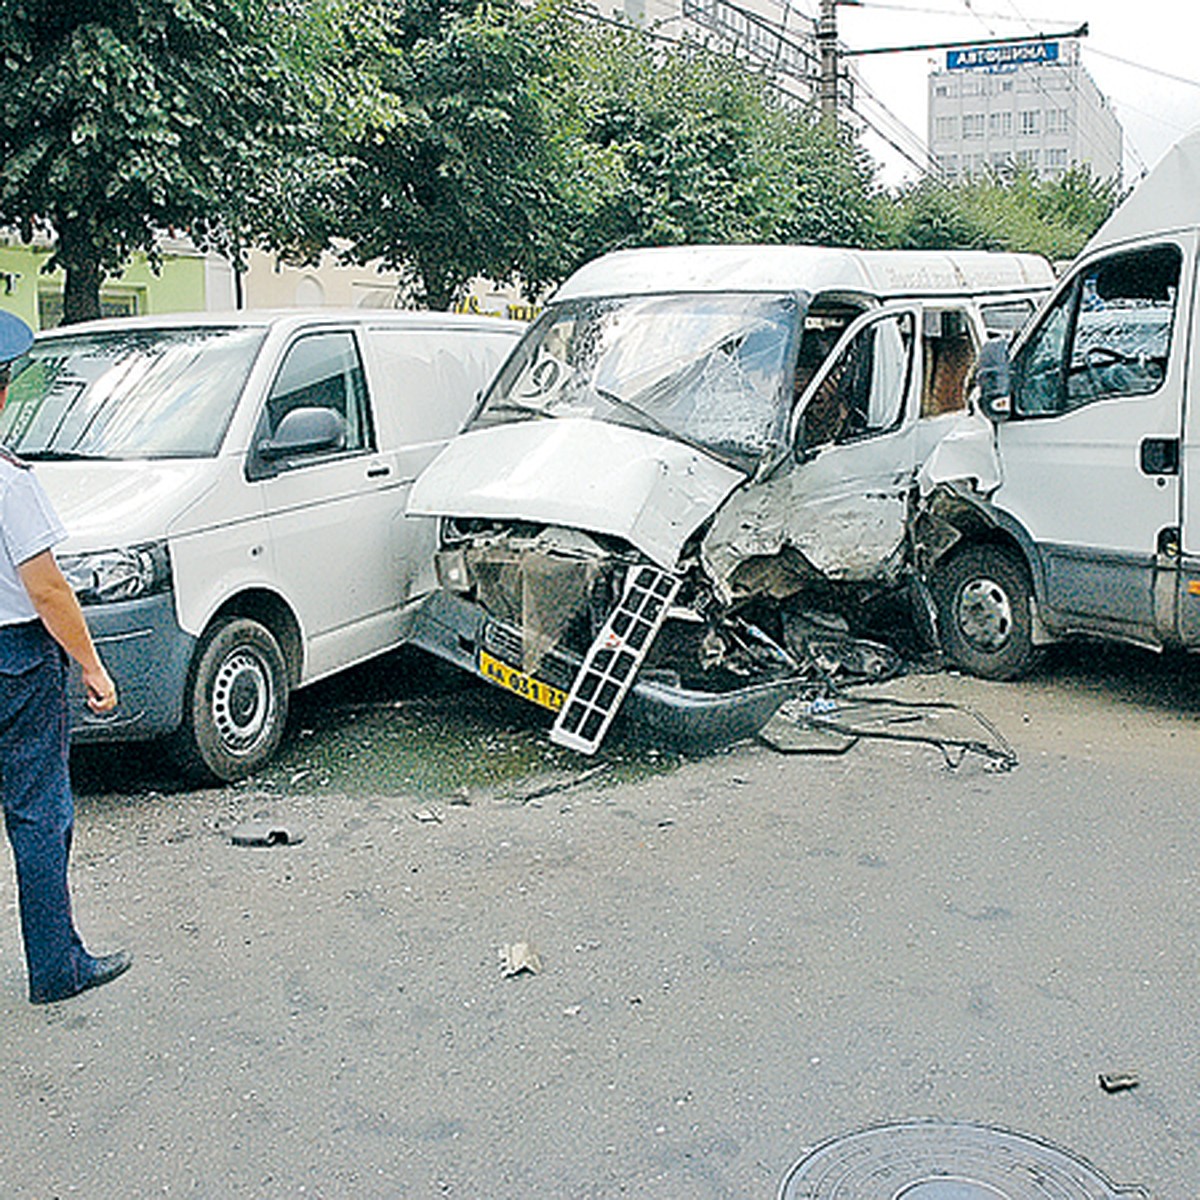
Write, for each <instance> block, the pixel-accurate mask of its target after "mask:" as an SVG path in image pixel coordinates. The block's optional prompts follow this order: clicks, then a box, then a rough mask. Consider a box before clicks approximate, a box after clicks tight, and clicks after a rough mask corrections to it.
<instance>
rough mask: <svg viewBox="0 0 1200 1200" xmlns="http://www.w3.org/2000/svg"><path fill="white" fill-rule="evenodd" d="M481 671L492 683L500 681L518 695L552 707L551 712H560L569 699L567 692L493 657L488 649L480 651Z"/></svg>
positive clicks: (545, 706) (502, 685) (504, 686)
mask: <svg viewBox="0 0 1200 1200" xmlns="http://www.w3.org/2000/svg"><path fill="white" fill-rule="evenodd" d="M479 673H480V675H482V676H483V677H484V679H490V680H491V681H492V683H498V684H499V685H500V686H501V687H502V688H507V689H508V690H509V691H510V692H516V694H517V695H518V696H523V697H524V698H525V699H526V700H531V701H533V703H534V704H540V705H541V706H542V707H543V708H548V709H550V711H551V712H558V710H559V709H560V708H562V706H563V703H564V702H565V701H566V699H567V693H566V692H564V691H561V690H560V689H558V688H556V687H551V686H550V685H549V684H548V683H543V682H542V681H541V680H540V679H534V677H533V676H532V675H526V674H525V672H524V671H518V670H517V669H516V667H510V666H509V665H508V663H502V662H501V661H500V660H499V659H498V658H493V657H492V656H491V655H490V654H488V653H487V651H486V650H480V652H479Z"/></svg>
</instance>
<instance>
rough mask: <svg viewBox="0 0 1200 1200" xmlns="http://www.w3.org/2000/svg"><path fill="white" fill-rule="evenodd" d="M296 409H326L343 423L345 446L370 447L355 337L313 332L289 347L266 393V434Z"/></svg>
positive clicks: (372, 440) (371, 439)
mask: <svg viewBox="0 0 1200 1200" xmlns="http://www.w3.org/2000/svg"><path fill="white" fill-rule="evenodd" d="M297 408H327V409H330V410H331V411H332V412H334V413H336V414H337V415H338V417H340V418H341V420H342V422H343V423H344V424H345V428H346V440H345V443H344V450H349V451H354V450H371V449H374V445H375V431H374V430H373V429H372V427H371V414H370V409H369V407H368V405H367V386H366V379H365V377H364V375H363V369H362V363H361V362H360V360H359V357H358V348H357V346H356V345H355V342H354V336H353V335H352V334H350V333H345V332H341V333H313V334H308V335H307V336H305V337H302V338H299V339H298V340H297V341H295V342H293V343H292V345H291V346H290V347H289V349H288V351H287V353H286V354H285V355H284V359H283V363H282V364H281V365H280V368H279V374H278V375H276V377H275V383H274V385H273V386H272V388H271V393H270V395H269V396H268V397H267V411H266V426H267V428H266V431H265V432H266V436H267V437H272V436H274V434H275V431H276V430H277V429H278V428H279V422H280V421H282V420H283V418H284V417H285V416H286V415H287V414H288V413H290V412H291V411H292V410H293V409H297Z"/></svg>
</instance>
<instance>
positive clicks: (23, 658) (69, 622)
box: [0, 312, 132, 1004]
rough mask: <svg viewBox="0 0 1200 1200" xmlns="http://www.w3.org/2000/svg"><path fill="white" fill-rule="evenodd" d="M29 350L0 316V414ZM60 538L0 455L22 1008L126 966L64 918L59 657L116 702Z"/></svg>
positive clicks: (2, 639)
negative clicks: (25, 994) (59, 553)
mask: <svg viewBox="0 0 1200 1200" xmlns="http://www.w3.org/2000/svg"><path fill="white" fill-rule="evenodd" d="M32 342H33V332H32V330H30V328H29V326H28V325H26V324H25V322H24V321H22V320H20V319H19V318H18V317H14V316H13V315H12V314H11V313H6V312H0V408H3V405H4V401H5V400H6V399H7V398H8V382H9V370H10V366H11V363H12V361H13V360H14V359H16V358H19V357H20V356H21V355H22V354H24V353H25V352H26V351H27V350H28V349H29V347H30V345H31V344H32ZM65 536H66V531H65V530H64V529H63V527H62V525H61V523H60V522H59V520H58V518H57V516H55V514H54V510H53V509H52V508H51V507H50V502H49V501H48V500H47V498H46V494H45V493H44V492H43V491H42V488H41V486H40V485H39V484H38V482H37V480H36V479H35V478H34V476H33V472H32V471H31V470H30V469H29V465H28V464H27V463H24V462H22V461H21V460H20V459H19V458H17V457H16V456H15V455H13V454H11V453H9V452H8V451H7V450H0V794H2V796H3V803H4V825H5V829H6V830H7V832H8V840H9V842H10V843H11V844H12V848H13V857H14V858H15V859H16V864H17V889H18V893H19V900H20V910H21V935H22V938H23V940H24V943H25V962H26V965H27V966H28V969H29V999H30V1000H31V1001H32V1002H33V1003H34V1004H48V1003H50V1002H51V1001H55V1000H66V999H67V998H68V997H70V996H75V995H78V994H79V993H80V992H83V991H87V990H88V989H89V988H94V987H99V986H100V985H101V984H105V983H108V982H110V981H111V980H113V979H116V978H117V976H118V975H121V974H123V973H124V972H125V971H127V970H128V969H129V966H130V964H131V962H132V959H131V958H130V956H129V954H127V953H126V952H124V951H119V952H118V953H116V954H108V955H104V956H102V957H97V956H95V955H92V954H89V953H88V952H87V951H86V950H85V949H84V947H83V942H82V941H81V940H80V937H79V934H78V933H77V932H76V931H75V924H74V921H73V920H72V918H71V896H70V891H69V889H68V884H67V859H68V857H69V855H70V851H71V830H72V828H73V825H74V801H73V799H72V795H71V782H70V778H69V776H68V771H67V735H68V732H69V724H68V720H67V692H66V682H67V656H68V655H70V657H71V658H73V659H74V660H75V661H76V662H77V663H78V664H79V666H80V668H81V669H82V671H83V682H84V686H85V687H86V689H87V701H88V705H89V706H90V707H91V709H92V711H93V712H96V713H104V712H109V711H111V710H112V709H113V708H114V707H115V706H116V703H117V692H116V688H115V687H114V686H113V681H112V680H111V679H110V678H109V675H108V672H107V671H106V670H105V669H104V665H103V663H101V661H100V657H99V655H98V654H97V653H96V647H95V646H94V645H93V644H92V639H91V635H90V634H89V633H88V628H87V625H86V623H85V622H84V618H83V613H82V611H81V610H80V607H79V602H78V601H77V600H76V598H75V593H74V592H72V591H71V588H70V585H69V584H68V583H67V581H66V579H65V578H64V577H63V574H62V572H61V571H60V570H59V568H58V564H57V563H56V562H55V560H54V554H53V551H52V550H51V547H52V546H54V545H55V544H56V543H58V542H60V541H62V539H63V538H64V537H65Z"/></svg>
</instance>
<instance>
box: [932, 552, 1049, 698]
mask: <svg viewBox="0 0 1200 1200" xmlns="http://www.w3.org/2000/svg"><path fill="white" fill-rule="evenodd" d="M932 584H933V594H934V599H935V601H936V603H937V614H938V625H939V632H940V634H941V642H942V649H943V651H944V652H945V654H946V657H947V658H948V659H949V661H950V662H951V663H953V664H954V665H955V666H958V667H961V668H962V669H963V670H965V671H969V672H970V673H971V674H972V675H978V676H979V677H980V678H982V679H1019V678H1020V677H1021V676H1022V675H1026V674H1028V672H1029V671H1030V669H1031V668H1032V667H1033V665H1034V663H1035V662H1036V660H1037V647H1035V646H1034V644H1033V614H1032V598H1033V588H1032V587H1031V585H1030V582H1029V572H1028V571H1027V570H1026V569H1025V564H1024V563H1023V562H1022V561H1021V559H1020V558H1019V557H1018V556H1017V555H1016V554H1015V553H1013V551H1011V550H1009V549H1007V548H1005V547H1003V546H991V545H987V544H980V545H975V546H968V547H967V548H966V549H965V550H961V551H959V553H957V554H955V555H954V556H953V557H952V558H951V559H950V561H949V562H947V563H946V564H945V566H943V567H941V568H940V569H939V570H938V571H937V573H936V574H935V575H934V577H933V580H932Z"/></svg>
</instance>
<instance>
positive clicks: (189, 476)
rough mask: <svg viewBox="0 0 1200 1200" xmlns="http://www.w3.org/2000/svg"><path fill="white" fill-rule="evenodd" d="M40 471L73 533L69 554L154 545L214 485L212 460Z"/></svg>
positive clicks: (39, 467)
mask: <svg viewBox="0 0 1200 1200" xmlns="http://www.w3.org/2000/svg"><path fill="white" fill-rule="evenodd" d="M34 471H35V473H36V475H37V478H38V481H39V482H40V483H41V485H42V487H43V489H44V490H45V492H46V494H47V495H48V496H49V497H50V502H51V504H53V505H54V510H55V512H57V513H58V517H59V520H61V521H62V523H63V524H64V525H65V526H66V528H67V540H66V541H65V542H63V543H62V544H61V545H60V546H59V547H58V548H59V549H60V550H61V551H63V552H65V553H68V554H71V553H85V552H89V551H93V550H111V549H113V548H114V547H116V546H133V545H137V544H139V543H141V542H149V541H153V540H154V539H155V538H161V537H164V536H165V535H166V534H167V533H168V532H170V531H171V530H170V526H171V524H173V523H174V521H175V519H176V518H177V517H178V516H179V515H180V514H181V513H182V512H183V510H184V509H185V507H187V506H188V505H189V504H190V503H192V502H194V500H195V499H196V497H197V496H198V495H200V494H202V493H203V492H205V491H207V490H208V488H209V487H211V486H212V476H213V471H212V463H211V461H207V460H203V461H202V460H195V461H191V460H179V459H176V460H172V461H161V462H147V461H145V460H138V461H130V462H41V463H34Z"/></svg>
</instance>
